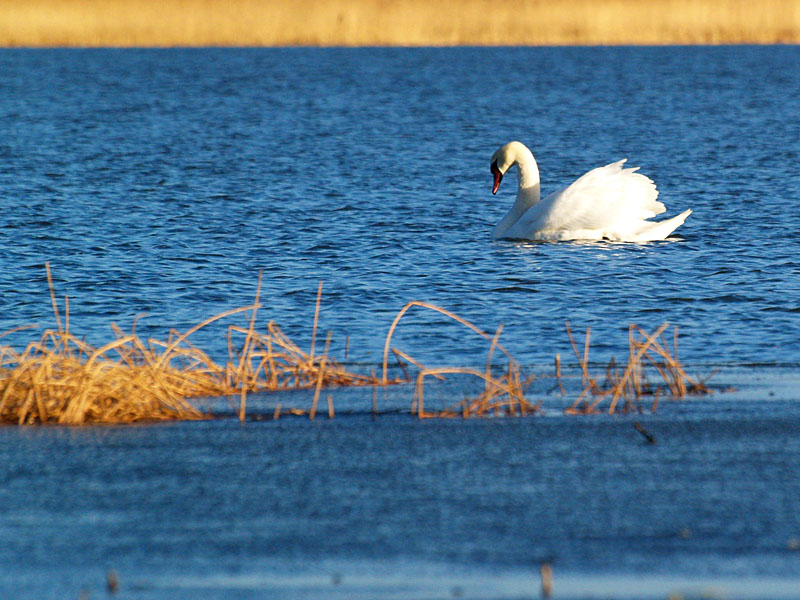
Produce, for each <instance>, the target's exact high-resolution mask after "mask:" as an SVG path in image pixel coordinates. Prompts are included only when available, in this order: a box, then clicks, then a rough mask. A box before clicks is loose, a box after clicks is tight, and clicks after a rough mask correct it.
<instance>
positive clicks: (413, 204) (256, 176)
mask: <svg viewBox="0 0 800 600" xmlns="http://www.w3.org/2000/svg"><path fill="white" fill-rule="evenodd" d="M798 64H800V48H798V47H795V46H778V47H714V48H574V49H573V48H540V49H515V48H507V49H471V48H463V49H358V50H356V49H280V50H278V49H205V50H197V49H194V50H188V49H187V50H181V49H176V50H113V49H107V50H36V51H33V50H2V51H0V261H1V262H0V265H2V269H0V294H2V305H1V306H2V310H0V332H3V331H7V330H9V329H11V328H13V327H16V326H19V325H25V324H31V323H35V324H38V325H39V326H40V329H39V331H41V330H42V329H43V328H45V327H51V326H53V325H54V320H53V316H52V308H51V305H50V300H49V292H48V286H47V280H46V275H45V269H44V264H45V263H46V262H49V263H50V265H51V267H52V270H53V275H54V283H55V288H56V292H57V294H58V295H59V296H60V297H63V296H65V295H67V296H69V299H70V300H69V306H70V326H71V328H72V330H73V331H74V332H75V333H78V334H79V335H82V336H85V337H86V338H87V340H89V341H90V342H93V343H96V344H100V343H104V342H106V341H108V339H109V338H110V336H111V330H110V324H111V323H112V322H114V323H117V324H118V325H120V326H121V327H123V328H129V327H130V326H131V325H132V323H133V321H134V319H135V318H136V317H137V315H141V314H144V315H146V316H145V317H143V318H141V320H140V321H139V323H138V325H137V333H139V334H141V335H143V336H151V335H152V336H155V337H159V338H162V339H164V338H166V337H167V336H168V334H169V330H170V329H172V328H175V329H178V330H185V329H188V328H189V327H191V326H193V325H195V324H197V323H198V322H200V321H202V320H203V319H204V318H206V317H208V316H211V315H213V314H215V313H218V312H222V311H224V310H227V309H230V308H235V307H237V306H241V305H245V304H249V303H250V302H251V301H252V299H253V296H254V294H255V288H256V280H257V277H258V272H259V271H263V287H262V300H263V304H264V308H263V309H262V312H261V315H262V320H261V324H262V325H263V324H265V323H266V321H267V320H269V319H274V320H275V321H276V322H278V323H279V324H280V325H281V327H282V328H283V329H284V330H285V331H287V333H289V334H290V335H291V336H292V337H293V338H295V339H296V340H297V341H298V343H301V344H308V343H310V330H311V320H312V316H313V308H314V299H315V294H316V289H317V285H318V282H319V281H323V282H324V295H323V304H322V312H321V316H320V328H321V329H320V331H322V332H327V331H332V332H333V353H334V354H335V355H339V356H341V354H342V352H343V349H344V346H345V344H346V339H347V336H349V358H350V359H351V360H353V361H355V362H356V363H358V364H359V365H360V366H361V367H363V368H365V369H366V368H369V367H370V366H374V365H376V364H377V363H378V361H379V360H380V354H381V350H382V346H383V339H384V336H385V333H386V331H387V330H388V327H389V324H390V322H391V319H392V318H393V316H394V314H395V313H396V312H397V310H399V308H400V307H401V306H402V305H403V304H404V303H405V302H407V301H409V300H415V299H416V300H424V301H429V302H434V303H437V304H439V305H441V306H443V307H445V308H448V309H450V310H453V311H455V312H457V313H458V314H460V315H462V316H463V317H466V318H468V319H470V320H471V321H472V322H474V323H475V324H476V325H478V326H479V327H482V328H484V329H486V330H490V331H494V329H495V328H496V327H497V326H498V325H499V324H500V323H503V324H504V325H505V330H504V333H503V338H502V341H503V343H504V345H505V346H506V347H507V348H508V349H509V351H510V352H511V353H512V354H513V355H514V356H515V357H516V358H517V359H518V360H519V361H520V362H521V363H522V364H523V365H525V366H527V367H529V368H536V367H537V366H539V367H540V366H541V365H549V364H551V363H552V360H553V357H554V355H555V354H556V353H561V354H562V356H563V357H568V356H569V355H570V352H571V350H570V347H569V342H568V339H567V337H566V334H565V330H564V322H565V321H566V320H569V321H570V322H571V323H572V324H573V327H575V328H578V329H581V328H583V327H586V326H591V327H592V331H593V341H594V343H593V357H594V358H595V359H596V360H598V361H601V360H607V359H608V358H610V357H611V356H612V355H616V356H618V357H620V356H624V355H625V353H626V344H627V326H628V324H630V323H633V322H635V323H638V324H640V325H642V326H644V327H646V328H654V327H656V326H658V325H660V324H661V323H663V322H664V321H669V322H671V323H673V324H675V325H677V326H678V327H679V330H680V334H681V338H680V352H681V357H682V359H683V360H684V361H686V362H687V363H689V364H690V365H693V368H695V369H697V370H701V371H710V370H711V369H712V368H714V366H722V373H721V375H720V376H718V378H719V382H720V383H719V387H720V388H724V387H726V386H727V385H728V384H729V383H730V382H734V383H736V381H734V380H737V378H738V377H739V376H738V375H736V376H734V375H731V374H730V371H729V370H730V369H739V368H741V367H743V366H749V365H753V364H757V365H759V367H758V368H759V369H760V370H758V371H757V377H761V378H762V379H763V381H764V383H763V385H761V386H760V387H759V386H755V389H756V390H760V391H757V392H756V393H755V394H756V397H757V398H758V400H759V402H753V401H752V400H753V397H752V396H747V398H746V399H740V400H736V398H737V397H736V396H735V395H733V396H730V398H733V400H727V401H724V400H722V398H723V397H725V395H724V394H719V395H717V396H715V397H714V398H713V399H710V400H702V401H701V400H695V401H692V402H691V403H687V404H681V405H674V406H673V405H665V407H664V408H663V409H662V410H660V411H659V413H658V414H657V416H655V417H650V418H652V419H655V421H654V422H653V423H652V425H651V426H652V427H653V428H655V429H658V430H659V437H661V436H663V437H664V438H665V440H666V441H665V442H663V443H659V444H658V445H657V446H656V449H653V448H650V447H649V446H642V445H641V442H640V439H641V438H639V437H637V436H638V434H636V432H635V431H634V430H632V428H631V423H630V420H626V418H620V419H612V418H599V419H585V420H582V419H569V418H565V417H556V418H554V419H552V420H549V419H529V420H525V421H519V422H518V421H514V422H505V421H502V420H500V421H495V420H493V421H490V422H480V423H477V422H475V423H472V422H470V423H464V422H461V421H458V422H448V423H436V424H428V423H426V424H425V425H424V426H423V425H420V424H418V423H416V422H414V421H410V420H409V418H408V416H407V415H398V416H394V417H387V418H382V419H380V420H379V421H378V423H373V422H372V420H371V418H370V417H369V416H368V415H364V414H358V412H357V411H356V414H351V415H349V416H347V415H345V416H342V417H341V418H339V417H337V419H335V420H334V421H332V422H329V423H328V422H320V421H315V422H314V423H313V424H308V423H305V422H300V421H298V420H280V421H278V422H277V423H273V422H265V423H249V424H248V425H247V426H245V427H244V428H240V427H239V425H238V424H235V423H233V422H230V421H219V422H214V423H208V424H196V423H189V424H177V425H169V426H158V427H145V428H121V429H117V428H111V429H104V428H101V429H86V430H57V429H49V428H45V429H27V430H18V429H3V430H0V438H1V439H2V444H0V478H1V479H2V492H0V541H2V543H1V544H0V591H2V592H3V594H2V595H3V597H30V596H31V595H36V596H37V597H48V595H49V596H51V597H64V596H65V595H67V596H72V597H76V596H77V594H78V593H79V591H80V589H82V588H83V587H85V588H87V589H88V590H91V591H94V593H95V594H97V593H101V592H102V579H103V576H104V573H105V570H106V569H108V568H115V569H117V570H118V571H120V574H121V578H122V581H123V584H124V585H123V588H122V589H123V592H124V593H125V594H126V597H136V598H139V597H141V598H168V597H169V598H172V597H197V596H196V595H194V594H196V593H204V594H206V596H207V597H234V596H235V595H236V594H239V595H240V596H241V597H264V595H263V594H267V593H271V594H273V595H280V594H279V593H278V591H279V590H284V592H285V594H284V596H285V597H302V596H303V594H309V595H310V596H309V597H326V594H327V595H330V594H333V593H334V591H332V590H334V588H335V589H341V590H343V591H342V592H341V593H342V594H344V595H343V597H354V596H358V595H359V594H361V596H362V597H384V598H388V597H393V596H392V594H395V595H399V597H404V596H403V592H402V590H403V589H406V588H404V587H403V585H405V584H400V583H396V584H392V585H388V586H387V585H383V586H381V585H378V587H377V588H376V587H375V585H377V584H376V583H375V582H376V581H377V582H379V583H380V582H385V581H387V580H389V579H391V578H390V577H388V575H387V574H392V575H396V574H397V573H400V574H401V579H402V581H408V582H412V583H413V582H419V581H423V580H425V578H424V577H421V575H420V574H421V573H423V572H426V573H429V576H430V578H431V579H432V580H436V581H443V580H444V581H448V577H451V576H452V573H453V572H454V571H458V570H459V569H461V570H463V571H460V572H461V573H462V574H463V573H469V574H471V575H472V576H474V573H476V572H477V573H478V575H477V576H474V577H475V578H476V580H477V581H478V582H483V583H485V582H486V581H487V580H490V579H491V577H492V574H493V573H495V572H502V571H504V570H507V571H508V572H509V573H508V577H507V578H506V579H504V580H503V582H504V583H503V582H501V583H499V584H498V585H496V586H494V587H492V586H489V587H490V588H491V589H490V590H489V591H486V592H481V593H482V594H483V596H481V597H509V596H511V597H531V596H535V595H536V594H537V593H538V591H537V588H536V581H535V577H534V575H535V566H536V565H537V564H538V562H540V561H541V560H544V559H545V558H546V557H548V556H551V557H552V558H553V560H554V561H555V563H554V564H555V565H556V569H557V572H560V571H559V569H564V570H566V571H567V572H570V573H573V574H575V575H576V576H577V575H581V574H587V573H588V574H595V575H596V574H617V573H622V574H637V573H643V572H655V573H667V574H669V575H673V574H679V575H685V576H698V577H705V576H708V577H712V576H734V577H739V576H741V577H760V576H761V577H767V576H769V577H776V578H791V577H795V576H797V575H798V574H800V554H799V553H797V552H792V551H791V550H790V549H787V548H790V547H791V546H792V544H791V540H793V539H795V538H800V511H798V509H797V502H796V498H797V497H798V492H800V489H798V488H797V482H798V481H800V469H798V464H797V450H798V448H797V432H798V431H800V413H799V412H798V407H797V405H796V400H797V396H796V393H793V392H791V391H789V392H785V391H784V392H783V393H782V394H779V395H778V396H779V398H780V399H779V400H776V399H774V398H773V399H772V401H771V403H768V404H766V405H765V406H767V407H768V408H767V409H765V408H763V406H762V404H761V402H762V401H765V400H769V399H770V397H769V396H768V394H769V391H770V390H769V386H768V383H772V382H774V381H775V380H781V381H790V382H795V381H796V380H795V379H792V377H794V374H796V372H797V367H798V365H800V343H798V339H800V258H799V257H800V212H799V211H798V210H797V208H798V198H800V180H798V178H797V164H798V160H799V159H800V71H799V70H798V69H797V65H798ZM512 139H519V140H520V141H522V142H523V143H525V144H527V145H528V146H529V147H530V148H531V149H532V150H533V152H534V154H535V156H536V158H537V160H538V162H539V167H540V171H541V174H542V186H543V192H544V193H547V192H549V191H552V190H554V189H556V188H557V187H560V186H563V185H566V184H567V183H569V182H570V181H572V180H573V179H574V178H575V177H577V176H579V175H580V174H582V173H583V172H585V171H586V170H588V169H590V168H592V167H595V166H599V165H602V164H606V163H609V162H612V161H616V160H618V159H620V158H625V157H627V158H628V159H629V164H631V165H635V166H641V167H642V172H643V173H645V174H646V175H648V176H650V177H651V178H652V179H654V180H655V181H656V183H657V184H658V186H659V190H660V192H661V195H660V199H661V200H662V201H663V202H664V203H665V204H666V206H667V215H673V214H677V213H678V212H681V211H683V210H685V209H687V208H692V209H693V211H694V212H693V214H692V215H691V216H690V217H689V219H688V220H687V222H686V224H685V225H683V226H682V227H680V228H679V229H678V230H677V231H676V236H675V237H674V239H671V240H668V241H665V242H658V243H650V244H610V243H590V244H587V243H550V244H537V243H518V242H507V241H502V242H493V241H492V240H491V237H490V232H491V228H492V227H493V225H494V223H496V222H497V220H499V219H500V218H501V217H502V216H503V215H504V214H505V211H506V210H507V209H508V207H509V205H510V204H511V202H512V200H513V193H514V192H513V187H514V186H513V183H514V181H513V178H512V179H510V180H508V181H506V182H505V183H504V185H503V186H502V187H501V189H500V192H499V193H498V195H497V196H492V195H491V193H490V190H491V175H490V173H489V168H488V162H489V157H490V156H491V154H492V152H493V151H494V150H495V149H496V148H497V147H498V146H499V145H500V144H502V143H504V142H507V141H510V140H512ZM232 322H236V321H235V320H234V321H232ZM229 323H230V322H224V323H222V324H221V325H220V326H219V327H217V328H209V329H208V330H204V331H200V332H198V333H197V334H196V335H195V337H194V341H195V343H197V344H198V345H199V346H201V347H203V348H204V349H206V350H207V351H208V352H209V353H210V354H211V355H212V356H214V357H215V358H217V359H219V360H224V358H225V354H226V345H225V339H224V333H225V327H226V326H227V325H228V324H229ZM36 335H37V333H36V332H35V331H34V332H31V331H29V330H26V331H23V332H19V333H16V334H12V335H9V336H7V337H5V338H3V340H2V342H4V343H11V344H13V345H14V346H15V347H17V348H21V347H23V346H24V345H25V343H27V342H28V341H31V340H32V339H35V337H36ZM396 345H397V346H399V347H401V348H402V349H403V350H405V351H406V352H409V353H410V354H412V355H413V356H415V357H417V358H418V359H419V360H422V361H423V362H425V363H427V364H436V365H480V364H482V363H483V360H484V359H485V353H486V351H487V344H486V342H485V341H484V340H482V339H481V338H479V337H477V336H472V335H470V334H469V333H468V332H466V331H465V330H464V329H462V328H460V327H459V326H458V325H455V324H452V323H449V322H447V321H446V320H443V319H442V318H440V317H439V316H437V315H433V314H427V313H425V312H422V311H420V312H417V313H412V315H410V316H409V317H407V320H405V321H404V322H403V324H402V325H401V326H400V329H399V330H398V333H397V335H396ZM726 369H728V371H726ZM737 373H738V371H737ZM750 376H751V375H748V377H750ZM787 378H788V379H787ZM737 381H738V380H737ZM793 386H794V383H792V385H791V386H788V388H789V389H790V390H792V389H796V387H793ZM401 393H402V392H401ZM406 393H407V395H408V396H407V397H408V399H409V403H410V391H407V392H406ZM368 396H369V394H368V393H367V397H366V398H364V404H365V406H366V407H368V405H369V398H368ZM356 404H357V403H356ZM556 409H557V407H556ZM556 409H554V410H553V411H552V414H553V415H558V411H557V410H556ZM693 411H694V412H693ZM686 531H689V532H690V534H689V535H688V536H687V535H686ZM676 532H683V534H680V535H679V534H678V533H676ZM2 565H5V566H2ZM380 569H385V572H383V575H382V576H376V577H375V579H374V581H373V580H367V581H366V582H363V581H362V583H361V584H359V585H361V587H357V586H356V587H357V589H356V588H353V587H349V588H348V587H347V586H346V584H347V583H348V581H353V578H354V574H355V573H360V574H362V575H363V574H364V572H365V571H368V572H370V573H371V572H373V571H375V570H377V571H380ZM426 569H428V571H426ZM431 569H432V570H433V574H432V575H430V570H431ZM437 569H438V570H437ZM318 572H323V573H324V574H325V577H326V578H327V577H328V573H330V572H340V573H341V574H342V586H344V587H341V588H336V587H335V586H333V587H331V585H329V583H328V580H327V579H325V584H324V585H323V584H322V583H319V582H316V583H315V581H316V580H314V579H313V576H312V575H314V574H315V573H318ZM442 573H445V574H447V576H444V575H442ZM287 574H292V576H294V575H297V574H299V575H297V578H295V579H290V581H289V583H286V581H285V580H283V579H280V577H278V575H281V576H286V575H287ZM529 576H530V577H531V578H532V579H531V580H532V581H533V584H532V587H530V588H528V587H527V585H528V584H527V583H524V584H521V587H519V588H518V587H515V584H512V583H509V582H512V581H526V582H527V578H528V577H529ZM415 577H416V579H415ZM452 577H454V578H455V579H459V577H461V576H460V575H459V576H458V577H456V576H452ZM464 577H466V575H465V576H464ZM467 580H469V581H472V580H470V579H469V578H468V577H467ZM131 582H133V583H135V584H136V585H133V584H132V583H131ZM137 582H138V583H137ZM281 582H283V583H281ZM309 582H310V583H309ZM409 585H411V584H409ZM414 585H417V584H414ZM419 585H421V586H422V588H421V589H422V591H420V592H419V594H418V595H419V596H420V597H449V596H451V595H456V594H455V592H456V590H455V588H456V587H458V586H462V585H463V588H464V589H463V590H462V591H463V594H464V597H470V593H471V592H470V589H471V588H469V586H468V585H467V584H455V583H454V584H453V586H455V587H453V586H449V584H448V585H446V586H445V587H444V588H443V590H444V591H441V590H439V588H435V589H434V588H432V587H430V586H428V587H425V585H422V584H419ZM476 585H477V584H476ZM137 586H138V587H137ZM281 586H283V587H281ZM460 589H461V588H460V587H459V590H460ZM198 590H200V591H199V592H198ZM287 590H288V591H287ZM320 590H322V591H320ZM414 593H416V592H414ZM459 593H461V591H459ZM476 593H477V592H476ZM576 593H577V592H576ZM315 594H317V596H315ZM320 594H322V595H321V596H319V595H320ZM609 594H610V596H613V595H614V594H617V592H609ZM797 595H798V596H800V593H798V594H797ZM411 596H414V594H413V593H411V592H408V596H406V597H411Z"/></svg>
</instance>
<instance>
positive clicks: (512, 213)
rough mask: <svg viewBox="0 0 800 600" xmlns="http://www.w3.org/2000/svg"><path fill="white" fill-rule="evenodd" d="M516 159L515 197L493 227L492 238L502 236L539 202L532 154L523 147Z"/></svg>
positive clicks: (537, 179) (537, 174)
mask: <svg viewBox="0 0 800 600" xmlns="http://www.w3.org/2000/svg"><path fill="white" fill-rule="evenodd" d="M523 148H524V147H523ZM516 159H517V160H516V165H517V180H518V182H519V185H518V186H517V199H516V200H515V201H514V206H512V207H511V210H509V211H508V214H506V216H505V217H503V219H502V220H501V221H500V222H499V223H498V224H497V226H496V227H495V228H494V231H493V232H492V237H493V238H494V239H499V238H501V237H503V236H504V235H505V234H506V232H507V231H508V230H509V229H511V228H512V227H513V226H514V224H515V223H516V222H517V221H519V219H520V217H521V216H522V215H524V214H525V212H526V211H527V210H528V209H529V208H530V207H532V206H533V205H534V204H538V203H539V198H540V194H541V183H540V181H539V167H538V166H537V165H536V161H535V160H534V158H533V155H532V154H531V152H530V150H528V149H527V148H524V152H519V151H518V152H517V153H516ZM512 166H513V165H512Z"/></svg>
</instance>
